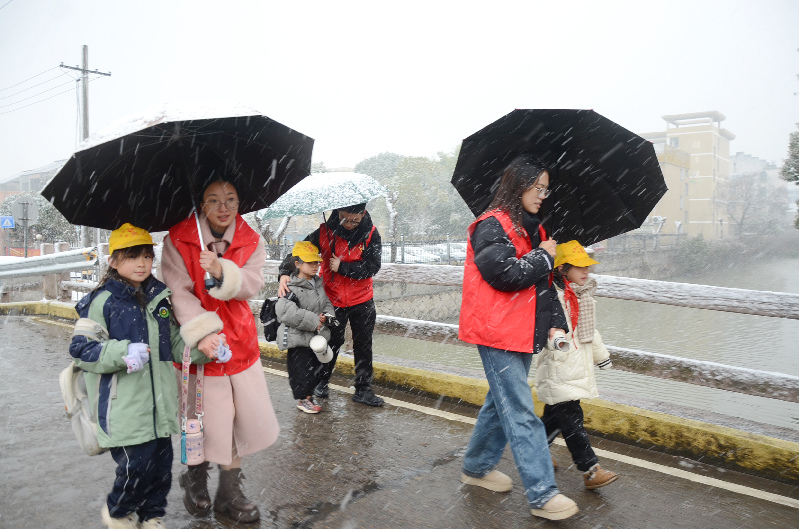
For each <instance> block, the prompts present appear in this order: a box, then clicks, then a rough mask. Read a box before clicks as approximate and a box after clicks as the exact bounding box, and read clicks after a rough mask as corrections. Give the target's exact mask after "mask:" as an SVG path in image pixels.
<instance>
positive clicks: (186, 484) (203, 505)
mask: <svg viewBox="0 0 799 529" xmlns="http://www.w3.org/2000/svg"><path fill="white" fill-rule="evenodd" d="M178 483H180V488H182V489H183V490H184V494H183V505H185V506H186V510H187V511H189V514H191V515H192V516H207V515H208V514H210V513H211V495H210V494H208V462H207V461H205V462H203V463H200V464H199V465H191V466H189V468H188V470H186V472H183V473H182V474H181V475H180V478H179V479H178Z"/></svg>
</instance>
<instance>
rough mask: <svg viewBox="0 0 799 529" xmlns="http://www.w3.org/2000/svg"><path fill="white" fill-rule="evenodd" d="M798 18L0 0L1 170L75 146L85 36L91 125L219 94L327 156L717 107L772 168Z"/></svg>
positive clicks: (682, 9) (638, 6) (715, 9)
mask: <svg viewBox="0 0 799 529" xmlns="http://www.w3.org/2000/svg"><path fill="white" fill-rule="evenodd" d="M797 28H799V2H796V1H795V0H784V1H783V0H759V1H757V2H755V1H739V0H738V1H736V0H733V1H702V0H691V1H683V0H671V1H669V2H640V1H629V2H621V1H608V0H602V1H562V2H553V1H546V2H539V1H533V0H526V1H502V0H494V1H492V2H486V1H480V2H472V1H466V0H463V1H448V0H447V1H444V0H442V1H433V0H426V1H414V0H410V1H401V2H393V1H382V2H374V1H372V2H350V1H296V2H285V1H282V2H273V1H265V0H264V1H257V2H256V1H254V0H253V1H248V2H245V1H235V0H229V1H224V2H221V1H216V2H209V1H204V0H191V1H177V0H157V1H153V0H137V1H135V2H132V1H123V0H115V1H113V2H111V1H107V0H11V1H10V2H8V0H0V181H2V180H5V179H7V178H9V177H11V176H13V175H15V174H17V173H19V172H21V171H24V170H28V169H33V168H36V167H40V166H42V165H45V164H47V163H50V162H52V161H54V160H57V159H62V158H66V157H68V156H69V155H70V154H71V153H72V151H73V150H74V149H75V146H76V141H77V140H78V138H79V132H78V127H77V122H78V109H77V96H76V91H75V88H74V87H75V84H76V83H75V82H74V81H71V79H72V78H74V77H76V72H73V71H69V70H65V69H62V68H58V65H59V64H60V63H62V62H63V63H64V64H66V65H71V66H76V65H79V64H80V62H81V47H82V45H84V44H86V45H88V46H89V68H90V69H97V70H100V71H103V72H108V71H110V72H111V73H112V76H111V77H109V78H100V79H98V80H96V81H94V82H91V83H90V84H89V87H90V89H89V110H90V130H91V131H97V130H99V129H101V128H102V127H103V126H106V125H108V124H110V123H112V122H115V121H117V120H119V119H120V118H123V117H125V116H127V115H130V114H135V113H139V112H142V111H146V110H147V109H150V108H152V107H154V106H157V105H160V104H162V103H164V102H172V103H175V102H177V103H185V102H190V101H225V102H230V103H238V104H243V105H249V106H252V107H254V108H257V109H259V110H260V111H261V112H262V113H264V114H266V115H267V116H269V117H271V118H273V119H276V120H277V121H280V122H282V123H284V124H286V125H288V126H290V127H292V128H294V129H296V130H299V131H300V132H303V133H305V134H307V135H309V136H311V137H313V138H314V139H315V140H316V143H315V149H314V161H315V162H319V161H321V162H324V163H325V165H326V166H327V167H329V168H336V167H342V166H349V167H351V166H353V165H354V164H356V163H357V162H359V161H360V160H362V159H364V158H366V157H369V156H373V155H375V154H379V153H381V152H384V151H392V152H396V153H400V154H405V155H418V156H434V155H435V153H436V152H439V151H451V150H453V149H454V148H455V147H456V146H457V145H458V144H459V142H460V141H461V140H462V139H463V138H464V137H466V136H468V135H470V134H472V133H473V132H475V131H476V130H478V129H479V128H481V127H482V126H484V125H486V124H488V123H490V122H491V121H493V120H495V119H497V118H499V117H500V116H502V115H504V114H506V113H507V112H510V111H511V110H513V109H514V108H593V109H595V110H596V111H598V112H600V113H602V114H604V115H605V116H607V117H608V118H610V119H612V120H614V121H616V122H617V123H619V124H621V125H623V126H625V127H627V128H629V129H631V130H633V131H635V132H639V133H640V132H652V131H657V130H665V122H664V121H663V120H662V118H661V116H663V115H666V114H676V113H685V112H699V111H706V110H717V111H719V112H721V113H722V114H724V115H725V116H726V117H727V120H726V121H725V122H724V123H723V126H724V127H725V128H727V129H728V130H730V131H731V132H733V133H734V134H735V135H736V136H737V139H736V140H734V141H733V143H732V151H733V152H737V151H743V152H747V153H749V154H752V155H754V156H757V157H760V158H764V159H766V160H769V161H774V162H777V163H778V164H779V163H781V161H782V159H783V158H784V157H785V155H786V153H787V146H788V134H789V133H791V132H793V131H795V130H796V123H797V122H799V96H794V95H793V94H794V92H799V80H797V74H799V51H797V48H799V29H797ZM53 68H54V69H53ZM48 70H50V71H48ZM42 72H47V73H45V74H44V75H40V76H37V74H40V73H42ZM32 76H37V77H35V78H34V79H31V80H30V81H28V82H26V83H24V84H20V85H18V86H13V85H17V83H21V82H23V81H25V80H26V79H28V78H30V77H32ZM53 78H56V79H53ZM51 79H52V80H51ZM45 81H48V82H47V83H45V84H43V85H41V86H38V87H34V86H33V85H34V84H36V83H42V82H45ZM61 83H66V85H65V86H61V87H58V88H55V89H53V90H51V91H49V92H45V93H43V94H41V95H39V96H37V94H39V93H40V92H42V91H43V90H46V89H49V88H53V87H55V86H57V85H58V84H61ZM21 90H25V91H24V92H21V93H19V94H17V95H13V94H15V93H17V92H19V91H21ZM65 90H69V91H68V92H67V93H64V94H61V95H58V96H56V97H53V98H51V99H48V100H46V101H43V102H38V101H40V100H42V99H44V98H46V97H50V96H51V95H55V94H58V93H59V92H62V91H65ZM34 96H35V97H34ZM23 98H31V99H27V100H25V101H21V102H20V100H22V99H23ZM31 103H33V104H31ZM25 105H30V106H25ZM23 106H24V108H21V107H23ZM17 109H18V110H17Z"/></svg>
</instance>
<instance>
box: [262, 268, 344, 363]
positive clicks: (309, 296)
mask: <svg viewBox="0 0 799 529" xmlns="http://www.w3.org/2000/svg"><path fill="white" fill-rule="evenodd" d="M288 287H289V290H291V291H292V292H293V293H294V295H296V296H297V299H298V300H299V306H298V304H297V303H294V302H293V301H290V300H288V299H286V298H279V299H278V300H277V304H276V305H275V314H276V315H277V319H278V321H279V322H280V327H278V329H277V346H278V347H279V348H280V349H281V350H286V349H290V348H292V347H308V346H309V344H310V342H311V338H313V337H314V336H315V335H316V334H317V332H316V328H317V327H318V326H319V314H321V313H323V312H327V313H329V314H335V310H336V309H335V308H334V307H333V304H332V303H330V300H329V299H327V295H325V289H324V287H323V286H322V278H321V277H319V276H314V278H313V279H312V280H310V281H309V280H307V279H302V278H300V277H299V276H298V275H296V274H295V275H292V276H291V279H290V280H289V284H288ZM318 334H321V335H322V336H324V337H325V339H326V340H327V341H328V342H329V341H330V329H328V328H327V325H323V326H322V328H321V329H319V332H318Z"/></svg>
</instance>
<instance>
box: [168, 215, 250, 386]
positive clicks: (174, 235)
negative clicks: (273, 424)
mask: <svg viewBox="0 0 799 529" xmlns="http://www.w3.org/2000/svg"><path fill="white" fill-rule="evenodd" d="M169 239H170V240H171V241H172V244H174V245H175V248H176V249H177V250H178V252H180V256H181V257H182V258H183V262H184V263H186V268H187V269H188V271H189V276H190V277H191V279H192V280H193V281H194V295H195V296H197V298H198V299H199V300H200V303H201V304H202V307H203V308H204V309H205V310H208V311H212V312H216V313H217V314H218V315H219V317H220V318H221V319H222V322H223V324H224V328H223V329H222V332H223V333H224V334H225V337H226V339H227V343H228V346H229V347H230V350H231V351H232V353H233V357H232V358H231V359H230V360H229V361H228V362H227V363H225V364H220V363H219V362H209V363H207V364H205V369H204V371H205V374H206V375H207V376H224V375H235V374H236V373H240V372H242V371H244V370H245V369H247V368H248V367H250V366H251V365H252V364H254V363H255V362H256V361H257V360H258V359H259V358H260V356H261V351H260V349H259V348H258V328H257V327H256V326H255V317H254V316H253V314H252V310H250V304H249V303H248V302H247V301H246V300H238V299H230V300H227V301H222V300H219V299H216V298H212V297H211V296H209V295H208V292H207V291H206V290H205V270H203V269H202V267H201V266H200V237H199V235H198V233H197V221H196V220H194V216H193V215H192V216H190V217H189V218H187V219H186V220H184V221H182V222H180V223H178V224H175V225H174V226H172V228H171V229H170V230H169ZM259 240H260V237H259V235H258V234H257V233H256V232H255V230H253V229H252V228H250V226H249V225H248V224H247V223H246V222H244V219H243V218H241V215H238V214H237V215H236V231H235V233H234V234H233V241H231V244H230V247H229V248H228V249H227V250H226V251H225V253H224V255H223V256H222V257H224V258H225V259H227V260H229V261H233V262H234V263H236V265H238V266H239V267H242V266H244V263H246V262H247V259H249V258H250V256H251V255H252V254H253V252H254V251H255V250H256V249H257V247H258V241H259ZM175 367H178V368H180V364H175ZM191 369H192V373H195V372H196V369H195V366H191Z"/></svg>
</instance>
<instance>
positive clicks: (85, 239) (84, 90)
mask: <svg viewBox="0 0 799 529" xmlns="http://www.w3.org/2000/svg"><path fill="white" fill-rule="evenodd" d="M61 68H68V69H70V70H78V71H79V72H81V79H80V80H81V84H82V86H81V95H82V98H81V99H82V100H83V101H82V104H81V117H82V119H81V123H82V127H81V140H85V139H86V138H88V137H89V74H90V73H94V74H97V75H105V76H107V77H110V76H111V72H108V73H103V72H98V71H97V70H89V47H88V46H87V45H85V44H84V45H83V67H82V68H79V67H77V66H74V67H73V66H64V63H63V62H62V63H61ZM90 239H91V234H90V232H89V230H88V228H87V227H86V226H81V227H80V240H81V244H82V245H83V247H84V248H85V247H88V246H89V245H91V240H90ZM94 239H95V241H94V242H95V244H97V245H99V244H100V230H99V229H96V230H95V233H94Z"/></svg>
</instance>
